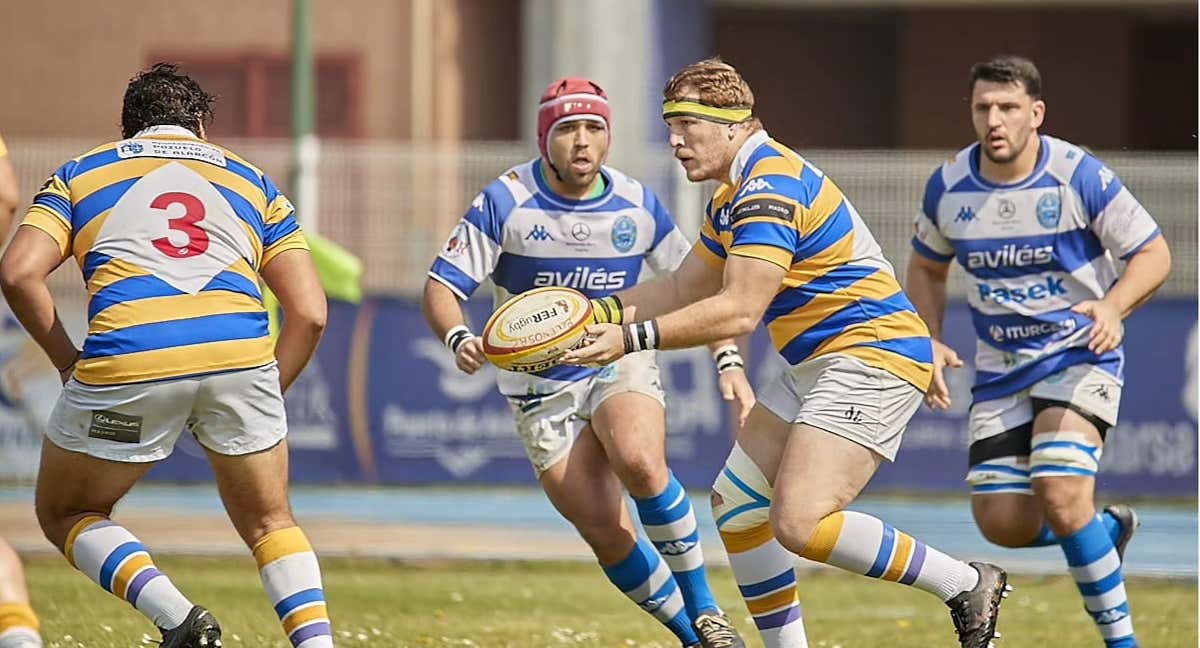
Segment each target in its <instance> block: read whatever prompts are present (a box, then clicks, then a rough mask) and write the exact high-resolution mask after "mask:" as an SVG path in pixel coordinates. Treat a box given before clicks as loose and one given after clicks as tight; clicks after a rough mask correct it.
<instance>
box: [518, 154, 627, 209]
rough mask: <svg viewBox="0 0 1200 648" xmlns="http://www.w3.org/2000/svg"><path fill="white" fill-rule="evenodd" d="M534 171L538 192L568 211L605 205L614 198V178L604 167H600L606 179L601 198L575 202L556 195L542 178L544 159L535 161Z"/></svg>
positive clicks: (601, 173)
mask: <svg viewBox="0 0 1200 648" xmlns="http://www.w3.org/2000/svg"><path fill="white" fill-rule="evenodd" d="M532 171H533V181H534V182H536V183H537V188H538V191H539V192H541V194H542V195H543V196H545V197H546V200H548V201H550V202H552V203H554V204H556V205H559V206H561V207H566V208H568V209H574V208H576V207H591V206H593V205H599V204H600V203H603V202H604V201H606V200H608V199H609V198H611V197H612V191H613V180H612V176H611V175H609V174H608V169H606V168H604V165H601V166H600V175H601V176H603V177H604V191H601V192H600V195H599V196H596V197H595V198H588V199H586V200H574V199H572V198H567V197H565V196H560V195H558V194H556V193H554V190H553V189H551V188H550V185H549V184H548V183H547V182H546V179H545V178H543V177H542V158H538V159H536V160H534V161H533V169H532Z"/></svg>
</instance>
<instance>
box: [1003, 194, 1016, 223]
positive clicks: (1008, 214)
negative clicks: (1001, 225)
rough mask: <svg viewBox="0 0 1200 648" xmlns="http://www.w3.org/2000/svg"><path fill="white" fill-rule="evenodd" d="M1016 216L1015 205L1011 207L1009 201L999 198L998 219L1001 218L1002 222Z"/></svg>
mask: <svg viewBox="0 0 1200 648" xmlns="http://www.w3.org/2000/svg"><path fill="white" fill-rule="evenodd" d="M1016 215H1017V207H1016V205H1013V204H1012V201H1011V200H1006V199H1004V198H1001V199H1000V218H1003V219H1004V220H1008V219H1010V218H1012V217H1013V216H1016Z"/></svg>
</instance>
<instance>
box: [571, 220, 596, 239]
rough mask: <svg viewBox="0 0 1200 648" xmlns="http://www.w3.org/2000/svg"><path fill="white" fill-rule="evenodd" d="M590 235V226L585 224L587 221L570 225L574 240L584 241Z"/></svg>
mask: <svg viewBox="0 0 1200 648" xmlns="http://www.w3.org/2000/svg"><path fill="white" fill-rule="evenodd" d="M591 236H592V228H590V227H588V226H587V223H575V224H574V225H572V226H571V238H574V239H575V240H576V241H585V240H587V239H588V238H590V237H591Z"/></svg>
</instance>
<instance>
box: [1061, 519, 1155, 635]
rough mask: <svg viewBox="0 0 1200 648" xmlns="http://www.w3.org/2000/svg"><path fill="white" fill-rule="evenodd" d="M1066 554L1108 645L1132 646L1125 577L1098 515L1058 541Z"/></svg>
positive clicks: (1130, 619) (1087, 605)
mask: <svg viewBox="0 0 1200 648" xmlns="http://www.w3.org/2000/svg"><path fill="white" fill-rule="evenodd" d="M1059 544H1060V545H1061V546H1062V550H1063V553H1064V554H1066V556H1067V565H1068V566H1069V568H1070V572H1071V577H1072V578H1074V579H1075V585H1076V586H1077V587H1078V588H1079V593H1080V594H1082V595H1083V606H1084V608H1086V609H1087V611H1088V614H1090V615H1092V620H1093V621H1095V622H1096V627H1097V628H1099V630H1100V636H1101V637H1103V638H1104V645H1105V646H1108V648H1135V647H1136V646H1137V639H1136V638H1135V637H1134V634H1133V617H1132V616H1131V615H1130V612H1129V599H1128V598H1127V597H1126V595H1125V577H1124V575H1123V574H1122V573H1121V561H1120V559H1119V558H1117V549H1116V547H1114V546H1113V543H1112V539H1111V538H1110V537H1109V535H1108V530H1107V529H1106V528H1105V526H1104V523H1103V522H1101V520H1100V516H1096V517H1095V518H1093V519H1092V521H1091V522H1089V523H1088V524H1087V526H1085V527H1083V528H1082V529H1080V530H1079V531H1076V532H1075V533H1074V534H1072V535H1070V536H1067V537H1065V538H1063V539H1062V541H1061V542H1060V543H1059Z"/></svg>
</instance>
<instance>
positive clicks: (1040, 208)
mask: <svg viewBox="0 0 1200 648" xmlns="http://www.w3.org/2000/svg"><path fill="white" fill-rule="evenodd" d="M1060 216H1062V199H1061V198H1059V197H1058V194H1057V193H1054V192H1051V193H1047V194H1043V195H1042V197H1041V198H1038V201H1037V219H1038V223H1040V224H1041V226H1042V227H1045V228H1046V229H1058V219H1059V217H1060Z"/></svg>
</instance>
